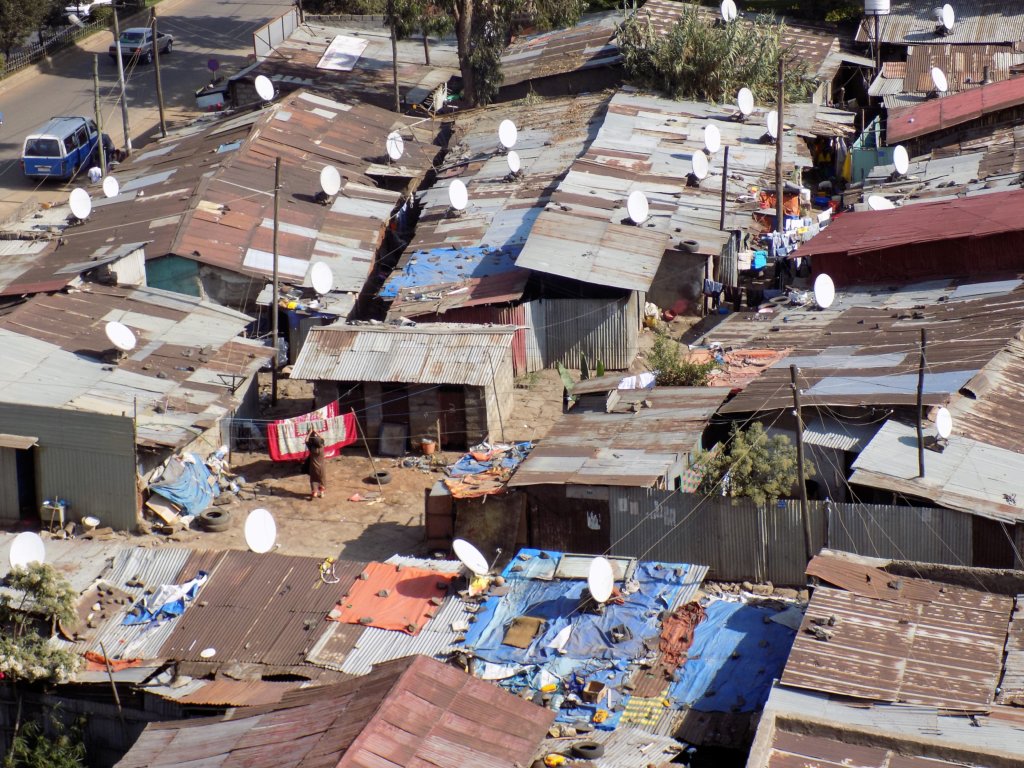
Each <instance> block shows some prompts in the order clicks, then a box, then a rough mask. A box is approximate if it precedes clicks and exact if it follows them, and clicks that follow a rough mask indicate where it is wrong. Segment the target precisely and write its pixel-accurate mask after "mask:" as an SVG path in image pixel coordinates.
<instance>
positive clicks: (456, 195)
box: [448, 179, 469, 211]
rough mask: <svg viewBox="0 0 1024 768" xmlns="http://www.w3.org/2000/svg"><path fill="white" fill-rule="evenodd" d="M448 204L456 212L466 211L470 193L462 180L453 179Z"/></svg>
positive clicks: (449, 186) (449, 188)
mask: <svg viewBox="0 0 1024 768" xmlns="http://www.w3.org/2000/svg"><path fill="white" fill-rule="evenodd" d="M448 202H449V203H451V204H452V208H454V209H455V210H456V211H464V210H466V205H468V204H469V191H468V190H467V189H466V185H465V184H463V183H462V180H461V179H452V183H451V184H449V185H448Z"/></svg>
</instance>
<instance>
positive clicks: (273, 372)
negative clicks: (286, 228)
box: [270, 156, 281, 405]
mask: <svg viewBox="0 0 1024 768" xmlns="http://www.w3.org/2000/svg"><path fill="white" fill-rule="evenodd" d="M280 214H281V157H280V156H278V157H277V159H276V160H275V161H274V240H273V243H274V245H273V256H274V266H273V277H272V278H271V279H272V280H273V288H272V292H273V295H272V298H271V300H270V337H271V340H272V343H273V345H274V361H273V362H272V363H271V364H270V403H271V405H277V314H278V311H279V307H278V306H277V303H278V301H279V300H280V299H279V297H278V295H277V292H278V287H277V235H278V232H279V230H280V227H281V224H280Z"/></svg>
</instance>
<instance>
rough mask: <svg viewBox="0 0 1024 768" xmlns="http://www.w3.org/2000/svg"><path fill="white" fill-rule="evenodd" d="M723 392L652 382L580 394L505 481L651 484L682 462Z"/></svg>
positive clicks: (697, 441) (697, 443) (696, 445)
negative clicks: (642, 386)
mask: <svg viewBox="0 0 1024 768" xmlns="http://www.w3.org/2000/svg"><path fill="white" fill-rule="evenodd" d="M729 391H730V390H729V388H728V387H656V388H655V389H653V390H645V389H640V390H616V391H613V392H612V393H611V395H609V397H608V398H607V399H606V398H604V397H596V398H595V397H586V398H581V400H580V402H579V403H577V404H576V405H575V406H574V407H573V408H572V409H570V410H569V412H568V413H565V414H562V415H561V416H560V417H559V419H558V421H556V422H555V424H554V426H552V428H551V430H550V431H549V432H548V434H547V436H546V437H545V438H544V440H542V441H541V442H540V443H538V444H537V446H536V447H534V449H533V450H532V451H531V452H530V455H529V456H528V457H527V458H526V459H525V460H524V461H523V463H522V464H520V465H519V468H518V469H517V470H516V472H515V474H514V475H513V476H512V479H511V480H510V481H509V486H510V487H516V486H523V485H541V484H547V483H553V484H572V485H622V486H639V487H646V486H652V485H655V484H656V483H657V482H658V481H659V480H662V479H665V478H666V476H667V475H668V474H669V473H670V472H672V471H673V470H674V469H675V470H677V471H682V469H684V468H685V466H686V465H687V464H688V459H689V457H690V455H691V454H692V453H693V452H695V451H696V450H697V449H699V448H700V442H701V436H702V435H703V433H704V428H705V427H706V426H707V423H708V420H709V419H710V418H711V416H712V414H714V413H715V411H716V410H717V409H718V407H719V406H720V405H721V404H722V401H723V400H725V398H726V396H727V395H728V394H729ZM593 400H596V401H597V405H596V406H594V405H591V404H590V401H593ZM634 408H636V410H635V411H634Z"/></svg>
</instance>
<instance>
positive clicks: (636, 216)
mask: <svg viewBox="0 0 1024 768" xmlns="http://www.w3.org/2000/svg"><path fill="white" fill-rule="evenodd" d="M650 212H651V209H650V205H649V204H648V202H647V195H645V194H644V193H643V192H641V191H640V190H638V189H637V190H634V191H633V192H630V193H629V198H628V199H627V200H626V213H628V214H629V220H630V221H632V222H633V223H634V224H636V225H637V226H640V225H641V224H643V223H644V222H645V221H647V218H648V217H649V216H650Z"/></svg>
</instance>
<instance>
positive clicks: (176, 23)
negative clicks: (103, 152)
mask: <svg viewBox="0 0 1024 768" xmlns="http://www.w3.org/2000/svg"><path fill="white" fill-rule="evenodd" d="M291 5H292V3H291V2H288V1H287V0H255V1H254V0H166V1H165V2H163V3H161V4H160V5H158V6H157V13H158V23H159V27H160V29H161V31H164V32H169V33H171V34H172V35H174V52H173V53H172V54H170V55H169V56H162V57H161V59H160V72H161V80H162V82H163V90H164V102H165V105H166V114H167V119H168V121H171V120H180V119H182V118H184V117H186V116H188V115H190V114H194V110H195V98H194V95H195V91H196V89H198V88H200V87H201V86H203V85H204V84H206V83H208V82H209V80H210V72H209V70H208V69H207V68H206V67H207V62H208V61H209V60H210V59H211V58H216V59H217V60H218V61H219V62H220V64H221V70H220V71H221V72H222V73H224V72H227V73H231V72H234V71H237V69H239V68H240V67H241V66H244V64H245V62H246V56H248V55H249V54H250V53H252V33H253V30H255V29H256V27H258V26H259V25H261V24H263V23H264V22H266V21H268V20H269V19H271V18H274V17H277V16H279V15H281V14H282V13H283V12H284V11H285V10H286V9H287V8H288V7H290V6H291ZM140 18H141V17H140ZM124 26H126V25H125V24H122V27H124ZM112 40H113V35H112V34H110V33H107V32H103V33H100V34H97V35H94V36H92V37H90V38H89V39H87V40H84V41H81V42H80V43H79V47H78V48H77V49H74V50H72V51H68V52H62V53H61V54H58V55H57V56H56V57H54V59H52V60H51V61H49V62H43V63H42V64H41V65H40V67H39V69H38V71H37V72H24V73H20V74H18V75H16V76H15V77H14V78H12V79H10V80H7V81H2V82H0V112H3V113H4V124H3V125H2V126H0V221H3V220H4V219H6V218H7V217H9V216H10V215H12V214H13V213H15V212H17V211H18V209H19V208H20V207H21V206H22V205H23V204H25V203H26V202H30V201H32V200H33V199H34V200H37V201H39V202H43V201H47V200H49V201H55V200H58V199H63V198H65V197H66V194H67V191H66V188H65V187H63V186H62V185H60V184H58V183H56V182H52V181H49V182H43V183H41V184H40V183H39V182H34V181H30V180H28V179H25V178H24V177H23V176H22V175H21V168H20V166H19V164H18V160H19V158H20V153H21V146H22V143H23V141H24V138H25V136H26V135H27V134H28V133H31V132H32V131H33V130H35V129H36V128H37V127H39V126H40V125H42V124H43V123H44V122H46V120H48V119H49V118H50V117H52V116H53V115H90V116H91V115H92V114H93V78H92V69H93V66H92V54H93V53H99V54H100V61H99V67H100V94H101V100H102V112H103V130H104V132H105V133H108V134H110V136H111V138H112V139H113V140H114V143H115V144H116V145H118V146H122V144H123V130H122V127H121V126H122V123H121V109H120V105H119V103H118V97H119V89H118V85H117V67H116V65H114V64H112V63H111V60H110V58H109V57H108V56H107V48H108V46H109V45H110V43H111V41H112ZM127 65H128V62H126V66H127ZM126 76H128V83H127V96H128V99H127V100H128V105H129V107H130V122H131V132H132V140H133V144H134V146H135V148H136V149H138V147H139V145H140V143H141V141H140V138H141V137H142V136H143V135H144V134H149V135H152V134H151V132H152V129H153V127H154V126H155V125H156V124H157V122H158V112H157V101H156V85H155V80H154V75H153V67H152V66H147V65H145V64H139V65H138V66H136V67H135V68H134V69H133V70H132V71H131V73H130V75H129V74H128V73H127V72H126Z"/></svg>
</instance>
